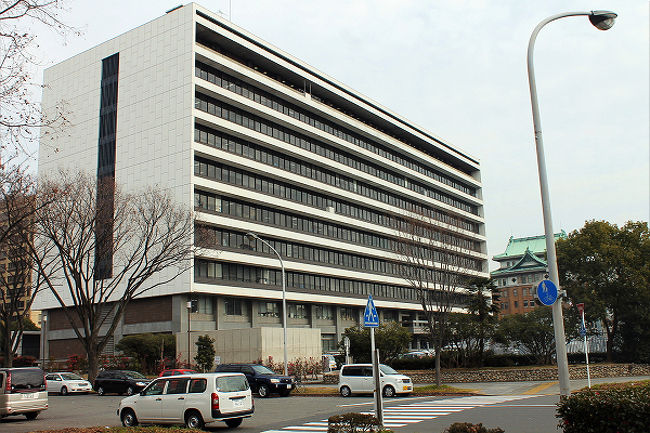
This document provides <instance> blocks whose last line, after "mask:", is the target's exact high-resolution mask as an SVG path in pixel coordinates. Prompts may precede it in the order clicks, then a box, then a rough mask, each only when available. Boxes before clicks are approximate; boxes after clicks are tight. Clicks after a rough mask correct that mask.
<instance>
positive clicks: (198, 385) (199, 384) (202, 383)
mask: <svg viewBox="0 0 650 433" xmlns="http://www.w3.org/2000/svg"><path fill="white" fill-rule="evenodd" d="M207 386H208V382H207V380H205V379H192V381H191V382H190V390H189V392H190V393H202V392H204V391H205V389H206V388H207Z"/></svg>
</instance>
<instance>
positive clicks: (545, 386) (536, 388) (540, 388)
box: [523, 382, 560, 395]
mask: <svg viewBox="0 0 650 433" xmlns="http://www.w3.org/2000/svg"><path fill="white" fill-rule="evenodd" d="M558 383H560V382H546V383H540V384H539V385H537V386H534V387H533V388H531V389H529V390H528V391H526V392H524V393H523V394H524V395H531V394H539V393H540V391H544V390H545V389H548V388H550V387H552V386H553V385H557V384H558Z"/></svg>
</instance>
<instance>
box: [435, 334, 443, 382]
mask: <svg viewBox="0 0 650 433" xmlns="http://www.w3.org/2000/svg"><path fill="white" fill-rule="evenodd" d="M441 351H442V347H440V345H439V344H436V385H437V386H440V385H441V384H442V372H441V371H440V352H441Z"/></svg>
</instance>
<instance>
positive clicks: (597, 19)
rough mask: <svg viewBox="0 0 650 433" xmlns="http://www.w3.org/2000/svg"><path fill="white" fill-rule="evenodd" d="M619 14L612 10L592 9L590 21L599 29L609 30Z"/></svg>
mask: <svg viewBox="0 0 650 433" xmlns="http://www.w3.org/2000/svg"><path fill="white" fill-rule="evenodd" d="M617 16H618V15H617V14H615V13H614V12H610V11H591V14H590V15H589V21H591V24H593V25H594V27H596V28H597V29H598V30H609V29H611V28H612V26H613V25H614V20H616V17H617Z"/></svg>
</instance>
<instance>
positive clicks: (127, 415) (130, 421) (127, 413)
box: [120, 409, 138, 427]
mask: <svg viewBox="0 0 650 433" xmlns="http://www.w3.org/2000/svg"><path fill="white" fill-rule="evenodd" d="M120 419H121V420H122V425H123V426H124V427H135V426H137V425H138V418H136V416H135V412H133V411H132V410H131V409H124V410H123V411H122V416H121V417H120Z"/></svg>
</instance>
